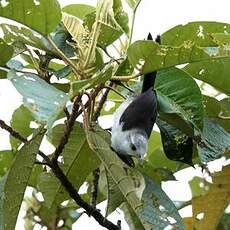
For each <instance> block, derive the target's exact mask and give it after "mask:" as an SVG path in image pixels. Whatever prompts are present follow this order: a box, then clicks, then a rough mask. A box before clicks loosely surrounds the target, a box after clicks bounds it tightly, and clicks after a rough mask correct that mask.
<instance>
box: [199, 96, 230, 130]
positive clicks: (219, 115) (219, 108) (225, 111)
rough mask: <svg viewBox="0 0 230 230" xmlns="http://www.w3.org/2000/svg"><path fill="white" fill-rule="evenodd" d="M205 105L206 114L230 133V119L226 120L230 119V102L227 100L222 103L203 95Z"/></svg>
mask: <svg viewBox="0 0 230 230" xmlns="http://www.w3.org/2000/svg"><path fill="white" fill-rule="evenodd" d="M203 104H204V109H205V114H206V115H207V116H208V117H209V118H211V119H212V120H215V121H216V122H217V123H218V124H220V125H221V126H222V127H223V128H224V129H225V130H226V131H227V132H230V122H229V119H224V118H226V117H230V111H229V108H230V100H229V98H225V99H223V100H221V101H218V100H216V99H215V98H213V97H208V96H204V95H203Z"/></svg>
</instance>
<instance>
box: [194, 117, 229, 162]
mask: <svg viewBox="0 0 230 230" xmlns="http://www.w3.org/2000/svg"><path fill="white" fill-rule="evenodd" d="M229 147H230V134H229V133H227V132H226V131H225V130H224V129H223V128H222V127H221V126H220V125H218V124H217V123H215V122H213V121H212V120H210V119H208V118H205V119H204V129H203V133H202V141H201V143H198V153H199V157H200V159H201V161H202V162H209V161H211V160H214V159H217V158H220V157H222V156H223V155H224V153H225V152H226V151H227V150H228V148H229Z"/></svg>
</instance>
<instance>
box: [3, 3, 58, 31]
mask: <svg viewBox="0 0 230 230" xmlns="http://www.w3.org/2000/svg"><path fill="white" fill-rule="evenodd" d="M0 16H1V17H5V18H9V19H12V20H15V21H17V22H20V23H22V24H24V25H26V26H28V27H30V28H31V29H33V30H35V31H37V32H39V33H42V34H49V33H50V32H52V31H53V30H54V29H55V27H56V26H57V25H58V23H59V22H60V21H61V9H60V6H59V3H58V2H57V1H56V0H40V1H37V0H35V1H34V0H9V1H7V2H6V3H5V4H4V3H3V1H1V5H0ZM38 19H39V20H38Z"/></svg>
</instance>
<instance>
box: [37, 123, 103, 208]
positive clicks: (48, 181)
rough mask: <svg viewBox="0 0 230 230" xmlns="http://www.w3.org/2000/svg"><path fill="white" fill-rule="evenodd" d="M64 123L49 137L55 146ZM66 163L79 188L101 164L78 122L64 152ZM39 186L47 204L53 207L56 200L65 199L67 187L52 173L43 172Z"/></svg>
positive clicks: (73, 180)
mask: <svg viewBox="0 0 230 230" xmlns="http://www.w3.org/2000/svg"><path fill="white" fill-rule="evenodd" d="M63 129H64V126H63V125H58V126H55V127H54V128H53V129H52V132H51V136H50V137H49V138H50V140H51V143H52V144H54V145H55V146H56V145H57V144H58V143H59V140H60V138H61V136H62V135H63ZM62 156H63V162H64V164H63V165H61V167H62V170H63V172H64V173H65V175H66V176H67V177H68V179H69V180H70V181H71V182H72V183H73V184H74V186H75V187H76V188H79V187H80V186H81V185H82V184H83V182H84V181H85V180H86V177H87V176H88V175H89V173H90V172H92V171H93V170H94V169H95V168H97V167H98V166H99V163H100V162H99V160H98V158H97V156H96V155H95V154H94V153H93V152H92V150H90V149H89V146H88V143H87V140H86V136H85V132H84V129H83V128H81V124H80V123H76V125H75V126H74V129H73V131H72V132H71V135H70V138H69V141H68V143H67V145H66V146H65V149H64V151H63V153H62ZM39 180H40V182H39V187H40V189H41V191H42V192H43V195H44V197H45V201H46V205H47V206H48V207H52V206H53V205H54V204H55V202H57V201H60V200H61V201H63V200H64V199H65V197H66V196H65V195H64V194H65V189H64V188H63V187H62V185H61V183H60V182H59V181H58V180H57V179H56V178H55V177H54V176H53V174H51V173H43V174H42V175H41V177H40V179H39Z"/></svg>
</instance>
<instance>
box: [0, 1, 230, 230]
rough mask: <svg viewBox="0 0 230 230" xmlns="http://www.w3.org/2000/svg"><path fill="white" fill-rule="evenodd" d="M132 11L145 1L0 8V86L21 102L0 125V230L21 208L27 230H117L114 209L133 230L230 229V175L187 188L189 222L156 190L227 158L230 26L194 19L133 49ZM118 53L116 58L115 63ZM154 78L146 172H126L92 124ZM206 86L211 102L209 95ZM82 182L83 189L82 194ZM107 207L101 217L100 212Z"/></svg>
mask: <svg viewBox="0 0 230 230" xmlns="http://www.w3.org/2000/svg"><path fill="white" fill-rule="evenodd" d="M125 3H127V4H128V6H129V7H130V11H131V12H132V14H133V15H132V17H133V19H134V18H135V13H136V10H137V7H138V5H139V3H140V0H126V1H125V0H113V1H110V0H98V2H97V6H96V7H93V6H89V5H86V4H71V5H68V6H65V7H64V8H62V9H61V7H60V5H59V3H58V1H57V0H41V1H37V0H20V1H19V0H9V1H0V16H1V17H5V18H8V19H11V20H14V21H15V23H14V25H11V24H6V23H1V24H0V29H1V30H2V32H3V38H0V79H7V80H8V81H10V82H11V83H12V85H13V86H14V87H15V89H16V90H17V91H18V92H19V93H20V94H21V96H22V98H23V104H22V105H20V106H19V107H18V108H17V109H16V110H15V111H14V113H13V115H12V118H11V122H10V126H11V127H9V126H8V125H6V124H5V123H4V122H3V121H0V127H1V128H4V129H6V130H7V131H8V132H10V134H11V135H10V144H11V149H10V150H2V151H0V229H2V230H5V229H7V230H8V229H14V228H15V224H16V220H17V217H18V213H19V209H20V206H21V204H22V202H23V201H24V204H25V205H26V216H25V229H31V228H33V227H35V225H37V224H38V225H40V226H41V227H47V228H48V229H71V227H72V224H73V223H74V222H75V221H76V220H77V219H78V218H80V216H81V214H82V212H81V211H80V210H78V209H79V208H84V209H85V211H86V213H87V214H88V215H92V216H93V217H94V218H95V219H96V220H97V221H98V222H99V224H101V225H102V226H104V227H106V228H108V229H118V226H116V223H114V224H113V223H111V222H110V221H109V220H108V219H107V215H109V214H110V213H112V212H113V211H114V210H115V209H116V208H121V209H122V210H123V212H124V214H125V219H126V221H127V223H128V225H129V227H130V229H143V230H145V229H146V230H150V229H159V230H161V229H164V228H166V227H169V226H170V227H171V228H173V229H180V230H182V229H193V228H196V229H210V230H211V229H216V228H217V229H221V228H223V229H224V227H225V228H228V226H229V223H228V222H229V221H228V218H227V217H228V214H224V211H225V209H226V207H227V205H228V204H229V202H230V199H229V197H230V196H229V194H230V187H229V183H228V179H229V166H225V167H224V168H223V170H222V171H221V172H218V173H213V174H211V177H212V180H213V182H212V183H208V182H207V181H206V180H205V179H200V178H194V179H193V180H192V181H191V182H190V187H191V190H192V195H193V198H192V200H191V203H192V208H193V217H191V218H184V219H182V218H181V217H180V215H179V209H180V207H178V206H177V205H176V203H175V202H174V201H172V200H170V198H169V197H168V196H167V195H166V194H165V193H164V191H163V190H162V188H161V182H162V181H169V180H175V177H174V175H173V173H175V172H177V171H179V170H180V169H182V168H186V167H189V166H190V165H192V164H198V165H200V166H202V167H203V166H204V165H205V164H206V163H208V162H209V161H212V160H215V159H218V158H220V157H223V156H224V157H225V158H229V147H230V134H229V131H230V122H229V120H230V109H229V108H230V99H229V94H230V91H229V89H230V78H229V67H230V53H229V46H230V36H229V32H230V25H229V24H226V23H220V22H191V23H188V24H186V25H177V26H175V27H174V28H171V29H170V30H168V31H166V32H165V33H163V34H162V35H161V44H158V43H156V42H154V41H150V40H144V39H143V40H140V41H135V42H133V43H132V32H133V29H134V28H133V25H134V23H131V24H132V25H131V27H130V26H129V24H130V23H129V15H128V14H127V12H125V10H124V8H123V4H125ZM38 18H39V20H37V19H38ZM18 23H20V24H18ZM111 46H115V47H116V49H117V51H118V53H119V57H116V58H115V57H113V54H110V52H109V50H110V49H108V48H109V47H111ZM22 59H23V62H22V61H21V60H22ZM180 64H185V65H183V66H181V65H180ZM152 71H157V79H156V84H155V90H156V94H157V100H158V115H159V116H158V119H157V126H158V127H159V132H156V131H153V132H152V135H151V137H150V139H149V147H148V149H149V150H148V153H147V155H146V156H145V161H144V165H140V164H138V163H137V162H136V161H135V159H134V161H133V162H134V163H133V166H134V167H130V166H129V165H127V164H126V163H125V162H123V161H122V159H121V158H120V157H119V156H118V155H117V154H116V153H115V152H114V151H112V150H111V148H110V133H109V132H108V130H104V129H102V128H101V127H100V126H99V123H98V119H97V118H98V116H101V117H102V118H103V115H111V114H112V113H113V112H114V111H115V110H116V108H118V106H119V105H120V103H121V102H122V101H123V97H128V96H130V94H131V93H130V92H129V91H128V90H127V87H129V88H132V89H133V90H134V91H136V92H137V93H139V92H140V87H141V83H142V79H140V78H138V77H139V76H141V75H143V74H145V73H149V72H152ZM197 80H199V81H197ZM63 81H65V83H63ZM121 82H122V83H123V85H125V86H126V88H124V87H123V86H122V84H121ZM210 86H211V87H213V88H214V89H215V90H216V92H217V93H216V95H215V94H212V93H209V92H207V91H205V90H204V88H207V87H210ZM111 88H112V89H111ZM215 96H221V98H222V99H221V100H219V99H217V98H215ZM9 97H10V95H9ZM85 97H86V99H85ZM111 104H112V105H113V106H111V107H110V108H108V107H109V106H108V105H111ZM63 118H64V119H63ZM77 118H78V120H77V121H76V119H77ZM63 120H64V122H63ZM31 135H32V137H31ZM47 139H48V141H49V142H50V144H52V145H53V146H54V147H55V150H54V151H53V153H52V154H51V155H50V156H48V157H47V156H46V155H45V154H44V153H43V152H41V149H40V144H41V142H42V141H43V140H47ZM38 156H39V157H38ZM130 162H132V159H131V160H130ZM98 168H99V169H100V173H99V183H98V186H97V182H98V181H97V179H95V178H96V177H95V172H98ZM201 183H203V184H204V186H203V187H201V186H200V184H201ZM82 184H87V186H86V187H87V191H86V192H85V193H84V194H82V195H81V196H80V195H79V193H78V190H79V188H80V187H81V185H82ZM28 186H31V187H32V189H33V195H32V197H29V198H28V197H24V193H25V190H26V188H27V187H28ZM40 193H42V195H43V197H44V201H41V200H40V199H38V194H40ZM104 200H108V203H107V209H106V216H105V217H106V218H104V217H103V216H102V215H101V213H100V211H99V210H97V209H95V207H94V206H95V205H96V204H98V203H99V202H101V201H104ZM63 201H66V202H64V203H65V204H63ZM200 213H203V214H204V218H203V219H201V220H198V217H197V215H198V214H200ZM38 219H39V221H38ZM60 223H62V225H60Z"/></svg>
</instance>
